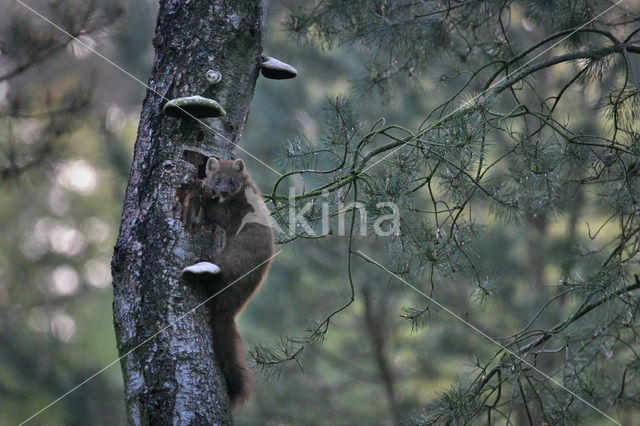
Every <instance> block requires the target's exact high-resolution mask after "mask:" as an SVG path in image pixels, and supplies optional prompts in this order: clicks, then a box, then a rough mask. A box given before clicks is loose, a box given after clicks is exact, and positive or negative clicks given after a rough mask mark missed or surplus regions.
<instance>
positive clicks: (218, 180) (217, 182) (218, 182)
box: [216, 177, 220, 185]
mask: <svg viewBox="0 0 640 426" xmlns="http://www.w3.org/2000/svg"><path fill="white" fill-rule="evenodd" d="M216 185H220V178H219V177H217V178H216Z"/></svg>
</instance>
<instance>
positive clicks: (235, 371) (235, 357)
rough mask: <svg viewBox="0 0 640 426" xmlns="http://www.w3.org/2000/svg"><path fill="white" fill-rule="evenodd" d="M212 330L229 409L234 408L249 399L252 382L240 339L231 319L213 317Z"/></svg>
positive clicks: (214, 347)
mask: <svg viewBox="0 0 640 426" xmlns="http://www.w3.org/2000/svg"><path fill="white" fill-rule="evenodd" d="M214 315H215V314H214ZM212 328H213V330H212V331H213V349H214V350H215V353H216V359H217V360H218V365H219V366H220V369H221V370H222V375H223V376H224V378H225V380H226V382H227V391H228V392H229V399H230V400H231V407H232V408H236V407H237V406H239V405H241V404H242V403H243V402H244V401H245V400H246V399H247V398H248V397H249V394H250V393H251V384H252V382H253V380H252V378H251V372H250V370H249V366H248V365H247V361H246V360H245V356H244V347H243V344H242V337H240V333H238V327H237V326H236V323H235V321H234V319H233V317H215V316H214V318H213V320H212Z"/></svg>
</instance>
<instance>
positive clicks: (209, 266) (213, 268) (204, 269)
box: [182, 262, 221, 275]
mask: <svg viewBox="0 0 640 426" xmlns="http://www.w3.org/2000/svg"><path fill="white" fill-rule="evenodd" d="M220 271H221V269H220V267H219V266H218V265H216V264H215V263H211V262H198V263H196V264H195V265H191V266H187V267H186V268H184V269H183V270H182V275H184V274H186V273H191V274H212V275H214V274H218V273H220Z"/></svg>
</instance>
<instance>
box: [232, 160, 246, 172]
mask: <svg viewBox="0 0 640 426" xmlns="http://www.w3.org/2000/svg"><path fill="white" fill-rule="evenodd" d="M233 170H235V171H238V172H241V171H243V170H244V161H242V160H241V159H239V158H238V159H237V160H236V161H234V162H233Z"/></svg>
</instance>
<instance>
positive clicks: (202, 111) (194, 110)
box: [162, 95, 227, 118]
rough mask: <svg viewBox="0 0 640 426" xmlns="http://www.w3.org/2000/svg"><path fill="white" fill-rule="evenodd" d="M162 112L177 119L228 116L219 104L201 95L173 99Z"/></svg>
mask: <svg viewBox="0 0 640 426" xmlns="http://www.w3.org/2000/svg"><path fill="white" fill-rule="evenodd" d="M162 111H164V113H165V114H166V115H168V116H169V117H176V118H216V117H222V116H225V115H227V113H226V112H225V110H224V108H222V106H221V105H220V104H219V103H218V102H216V101H214V100H213V99H209V98H204V97H202V96H199V95H194V96H186V97H184V98H176V99H171V100H170V101H169V102H167V103H166V104H165V105H164V108H162Z"/></svg>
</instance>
